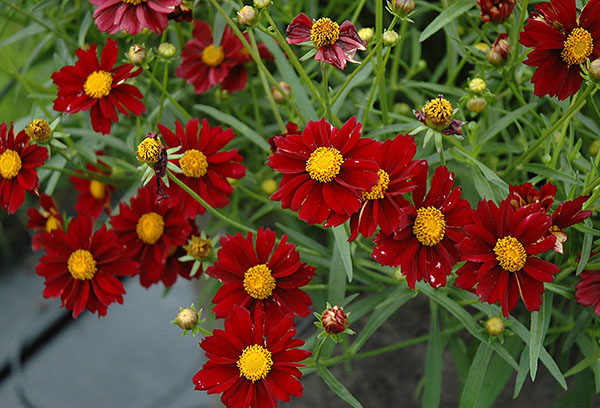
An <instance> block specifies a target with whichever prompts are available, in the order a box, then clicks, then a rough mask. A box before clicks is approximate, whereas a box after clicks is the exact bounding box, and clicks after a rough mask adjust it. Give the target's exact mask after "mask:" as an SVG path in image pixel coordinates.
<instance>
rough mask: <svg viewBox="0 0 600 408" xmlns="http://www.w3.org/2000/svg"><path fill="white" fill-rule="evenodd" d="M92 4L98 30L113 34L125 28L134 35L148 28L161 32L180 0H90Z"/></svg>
mask: <svg viewBox="0 0 600 408" xmlns="http://www.w3.org/2000/svg"><path fill="white" fill-rule="evenodd" d="M90 3H92V4H93V5H94V6H98V8H97V9H96V10H94V21H95V22H96V25H97V26H98V29H99V30H100V31H105V32H108V33H109V34H114V33H116V32H117V31H119V30H125V31H127V32H128V33H129V34H131V35H134V34H138V33H139V32H140V31H142V29H143V28H149V29H150V30H152V31H154V32H155V33H157V34H160V33H162V32H163V30H164V29H165V28H167V25H168V24H169V21H168V19H167V16H168V15H169V14H171V13H172V12H173V11H174V10H175V7H176V6H179V4H180V3H181V0H90Z"/></svg>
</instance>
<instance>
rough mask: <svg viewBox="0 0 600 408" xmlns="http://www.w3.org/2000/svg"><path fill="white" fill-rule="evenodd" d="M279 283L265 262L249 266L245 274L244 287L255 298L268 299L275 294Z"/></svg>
mask: <svg viewBox="0 0 600 408" xmlns="http://www.w3.org/2000/svg"><path fill="white" fill-rule="evenodd" d="M276 286H277V285H276V284H275V278H274V277H273V276H271V270H270V269H269V267H268V266H267V265H265V264H260V265H255V266H253V267H251V268H248V270H247V271H246V273H245V274H244V289H245V290H246V293H248V294H249V295H250V296H252V297H253V298H254V299H266V298H268V297H269V296H271V295H272V294H273V290H274V289H275V287H276Z"/></svg>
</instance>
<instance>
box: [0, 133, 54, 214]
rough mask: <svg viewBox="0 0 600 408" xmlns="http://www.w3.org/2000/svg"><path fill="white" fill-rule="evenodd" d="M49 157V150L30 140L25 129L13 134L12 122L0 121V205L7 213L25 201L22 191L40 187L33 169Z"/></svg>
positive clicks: (12, 212)
mask: <svg viewBox="0 0 600 408" xmlns="http://www.w3.org/2000/svg"><path fill="white" fill-rule="evenodd" d="M47 159H48V150H47V149H46V148H45V147H40V146H37V145H34V144H31V143H30V139H29V136H27V134H26V133H25V131H24V130H22V131H20V132H19V133H18V134H17V136H16V137H15V133H14V128H13V125H12V123H11V124H10V128H8V126H7V125H6V123H4V122H3V123H0V206H1V207H2V209H4V210H7V211H8V213H9V214H14V213H15V211H17V209H18V208H19V207H20V206H21V205H22V204H23V201H25V191H32V190H35V189H37V188H38V187H39V180H38V175H37V171H36V169H37V168H38V167H40V166H41V165H42V164H44V162H45V161H46V160H47Z"/></svg>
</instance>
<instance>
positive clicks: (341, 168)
mask: <svg viewBox="0 0 600 408" xmlns="http://www.w3.org/2000/svg"><path fill="white" fill-rule="evenodd" d="M361 133H362V124H360V123H357V122H356V117H352V118H350V119H348V121H347V122H346V123H345V124H344V126H342V127H341V128H340V129H339V130H338V129H337V128H335V127H333V126H332V125H331V124H330V123H329V122H327V121H326V120H325V119H321V120H320V121H318V122H313V121H309V122H308V124H307V125H306V127H305V128H304V130H303V131H302V134H300V133H286V134H285V135H279V136H276V137H275V139H273V143H275V145H276V146H277V149H276V150H275V152H274V153H273V154H272V155H271V156H269V161H268V163H267V164H268V165H269V166H271V168H272V169H273V170H275V171H278V172H280V173H283V177H282V178H281V182H280V183H279V189H278V190H277V191H276V192H275V193H274V194H273V195H272V196H271V200H280V201H281V206H282V207H283V208H291V209H292V210H294V211H298V214H299V216H300V219H301V220H304V221H306V222H308V223H309V224H311V225H312V224H320V223H322V222H324V221H326V222H325V224H324V225H325V226H326V227H332V226H336V225H340V224H342V223H344V222H345V221H346V220H347V219H348V218H350V216H351V215H352V214H353V213H354V212H356V211H358V210H359V209H360V207H361V205H362V202H361V200H360V197H361V192H362V191H371V188H372V187H373V186H374V185H376V184H377V182H378V181H379V175H378V174H377V171H378V170H379V166H378V165H377V163H375V161H374V160H373V158H374V157H375V154H376V152H377V144H376V143H375V141H374V140H372V139H367V138H365V139H361V138H360V135H361Z"/></svg>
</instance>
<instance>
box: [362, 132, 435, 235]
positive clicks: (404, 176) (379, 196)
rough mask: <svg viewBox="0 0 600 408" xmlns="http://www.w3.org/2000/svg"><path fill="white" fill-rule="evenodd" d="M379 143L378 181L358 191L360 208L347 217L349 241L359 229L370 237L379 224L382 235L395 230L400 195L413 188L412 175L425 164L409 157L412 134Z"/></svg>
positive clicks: (402, 202) (402, 201)
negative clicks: (362, 190) (361, 202)
mask: <svg viewBox="0 0 600 408" xmlns="http://www.w3.org/2000/svg"><path fill="white" fill-rule="evenodd" d="M378 145H379V148H378V150H377V154H376V155H375V162H377V164H378V165H379V170H378V171H377V174H378V175H379V182H378V183H377V184H376V185H375V186H373V188H371V191H369V192H366V191H365V192H363V193H362V194H361V200H362V201H363V204H362V207H361V208H360V210H359V211H358V212H355V213H354V214H353V215H352V218H350V229H351V230H352V234H351V235H350V240H351V241H352V240H354V239H356V237H357V236H358V233H359V232H360V233H361V234H362V236H363V237H365V238H368V237H370V236H372V235H373V234H374V233H375V230H376V229H377V226H378V225H379V228H380V229H381V232H382V233H384V234H388V235H389V234H392V233H393V232H394V231H396V230H397V229H398V228H399V226H400V220H401V219H402V212H403V207H404V206H405V205H406V200H405V199H404V198H403V197H402V195H403V194H406V193H408V192H410V191H412V190H414V189H415V188H416V182H415V180H414V177H415V176H416V175H417V173H419V172H422V171H423V169H422V167H423V166H426V165H427V164H426V162H425V161H424V160H417V161H413V160H412V159H413V157H414V156H415V152H416V150H417V146H416V144H415V139H414V138H413V137H412V136H408V135H406V136H404V135H398V136H396V138H394V139H393V140H392V139H388V140H386V141H385V142H383V143H378Z"/></svg>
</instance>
